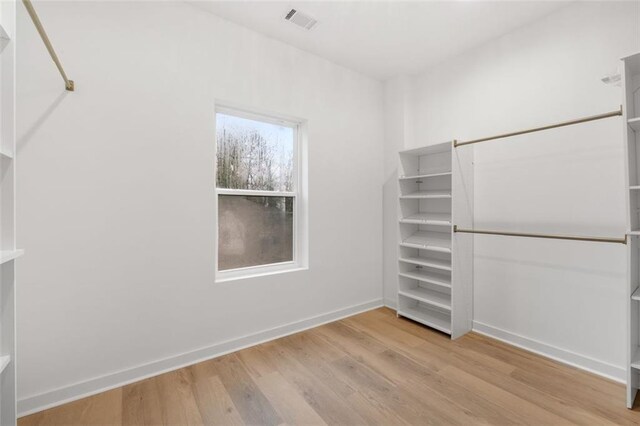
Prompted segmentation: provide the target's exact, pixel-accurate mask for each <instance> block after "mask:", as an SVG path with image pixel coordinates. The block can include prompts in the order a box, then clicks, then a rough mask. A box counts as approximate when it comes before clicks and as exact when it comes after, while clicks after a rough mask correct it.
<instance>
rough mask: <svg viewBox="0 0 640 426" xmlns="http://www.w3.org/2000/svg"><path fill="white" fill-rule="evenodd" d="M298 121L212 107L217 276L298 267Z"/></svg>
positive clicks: (276, 270) (299, 214)
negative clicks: (214, 151) (213, 111)
mask: <svg viewBox="0 0 640 426" xmlns="http://www.w3.org/2000/svg"><path fill="white" fill-rule="evenodd" d="M300 139H301V138H300V124H299V123H297V122H294V121H288V120H282V119H276V118H272V117H267V116H261V115H257V114H252V113H246V112H242V111H237V110H231V109H227V108H224V109H220V108H219V109H218V110H217V112H216V192H217V211H218V259H217V279H218V280H224V279H226V278H230V279H231V278H241V277H246V276H251V275H257V274H263V273H270V272H281V271H287V270H292V269H298V268H300V267H301V266H302V264H303V262H302V256H301V241H300V240H301V234H302V231H303V229H302V227H301V226H300V225H301V224H302V223H303V222H304V220H303V218H302V215H301V211H302V210H303V206H302V196H301V195H302V194H301V186H302V185H301V179H300V175H301V174H300V173H299V172H300V165H301V162H300V161H299V152H300V145H301V144H300Z"/></svg>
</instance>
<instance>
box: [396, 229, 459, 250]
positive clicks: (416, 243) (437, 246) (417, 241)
mask: <svg viewBox="0 0 640 426" xmlns="http://www.w3.org/2000/svg"><path fill="white" fill-rule="evenodd" d="M400 245H401V246H402V247H410V248H417V249H420V250H431V251H439V252H442V253H451V234H449V233H445V232H427V231H418V232H416V233H415V234H412V235H411V236H409V237H407V238H405V239H404V240H402V242H401V243H400Z"/></svg>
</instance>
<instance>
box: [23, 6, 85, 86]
mask: <svg viewBox="0 0 640 426" xmlns="http://www.w3.org/2000/svg"><path fill="white" fill-rule="evenodd" d="M22 2H23V3H24V7H26V8H27V12H28V13H29V16H30V17H31V20H32V21H33V25H35V26H36V29H37V30H38V33H39V34H40V37H41V38H42V41H43V42H44V45H45V46H46V48H47V50H48V51H49V55H51V59H53V62H54V63H55V64H56V67H58V71H60V74H61V75H62V79H63V80H64V88H65V89H67V90H68V91H70V92H73V91H74V89H75V85H74V83H73V80H69V78H68V77H67V74H66V73H65V72H64V68H62V64H61V63H60V60H59V59H58V55H56V51H55V50H53V45H52V44H51V41H50V40H49V36H47V33H46V31H45V30H44V27H43V26H42V22H40V18H38V14H37V13H36V10H35V9H34V8H33V4H31V0H22Z"/></svg>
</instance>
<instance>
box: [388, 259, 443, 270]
mask: <svg viewBox="0 0 640 426" xmlns="http://www.w3.org/2000/svg"><path fill="white" fill-rule="evenodd" d="M399 260H400V262H404V263H410V264H412V265H418V266H426V267H428V268H433V269H441V270H443V271H451V262H449V261H444V260H438V259H427V258H425V257H401V258H400V259H399Z"/></svg>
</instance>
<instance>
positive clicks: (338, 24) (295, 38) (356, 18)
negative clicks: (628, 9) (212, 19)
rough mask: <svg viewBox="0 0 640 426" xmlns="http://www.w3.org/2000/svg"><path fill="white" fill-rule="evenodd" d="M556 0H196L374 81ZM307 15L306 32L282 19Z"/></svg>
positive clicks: (419, 67)
mask: <svg viewBox="0 0 640 426" xmlns="http://www.w3.org/2000/svg"><path fill="white" fill-rule="evenodd" d="M568 3H569V2H556V1H391V0H389V1H346V0H345V1H210V0H209V1H198V2H197V3H196V4H197V6H198V7H200V8H202V9H206V10H208V11H210V12H212V13H214V14H216V15H218V16H220V17H222V18H225V19H227V20H229V21H232V22H235V23H237V24H240V25H243V26H245V27H247V28H250V29H252V30H255V31H258V32H260V33H262V34H265V35H267V36H269V37H272V38H275V39H278V40H280V41H283V42H285V43H288V44H290V45H293V46H296V47H298V48H300V49H303V50H305V51H308V52H311V53H314V54H316V55H319V56H322V57H324V58H327V59H329V60H331V61H333V62H335V63H338V64H340V65H343V66H345V67H348V68H351V69H353V70H356V71H359V72H361V73H363V74H366V75H369V76H371V77H374V78H377V79H381V80H384V79H387V78H389V77H393V76H395V75H400V74H417V73H420V72H422V71H425V70H427V69H428V68H429V67H431V66H433V65H435V64H437V63H439V62H442V61H444V60H445V59H447V58H450V57H453V56H456V55H458V54H460V53H462V52H464V51H466V50H468V49H471V48H473V47H475V46H478V45H481V44H483V43H485V42H487V41H489V40H491V39H493V38H495V37H498V36H500V35H503V34H506V33H508V32H510V31H512V30H514V29H515V28H517V27H520V26H522V25H525V24H527V23H529V22H532V21H534V20H536V19H539V18H541V17H543V16H545V15H548V14H550V13H552V12H553V11H555V10H557V9H559V8H561V7H563V6H565V5H566V4H568ZM291 8H294V9H297V10H298V11H300V12H302V13H305V14H308V15H311V16H312V17H313V18H315V19H317V20H318V24H317V25H316V27H315V28H313V29H312V30H310V31H307V30H305V29H302V28H299V27H297V26H295V25H293V24H291V23H290V22H287V21H285V20H284V16H285V15H286V14H287V12H288V11H289V10H290V9H291Z"/></svg>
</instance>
